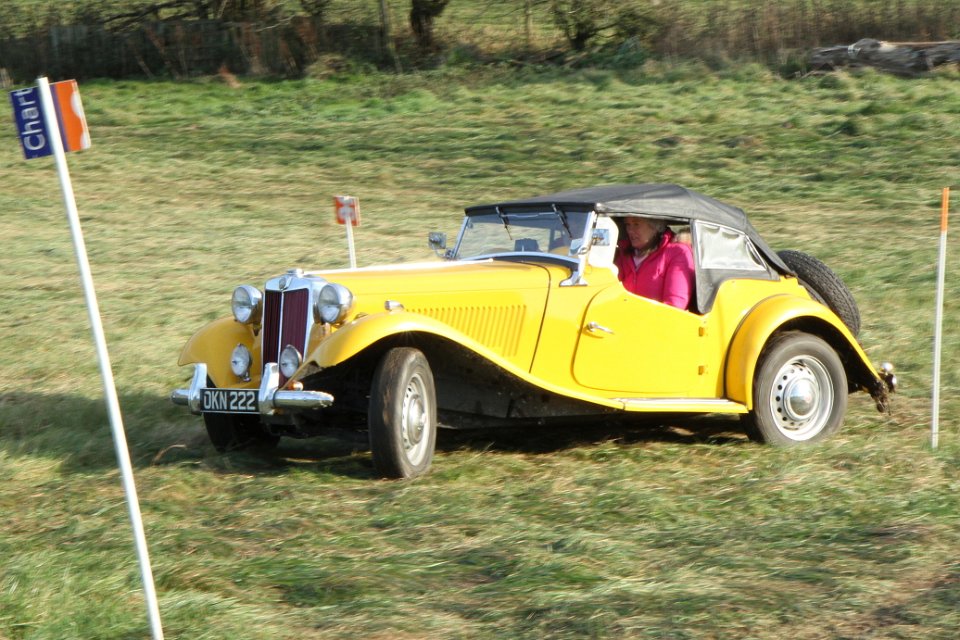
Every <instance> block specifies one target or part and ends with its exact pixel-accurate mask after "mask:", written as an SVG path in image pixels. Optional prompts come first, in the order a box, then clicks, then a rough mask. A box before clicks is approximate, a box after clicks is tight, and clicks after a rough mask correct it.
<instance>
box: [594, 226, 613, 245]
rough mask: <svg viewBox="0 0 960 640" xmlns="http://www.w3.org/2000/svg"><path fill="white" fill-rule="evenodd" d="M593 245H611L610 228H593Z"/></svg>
mask: <svg viewBox="0 0 960 640" xmlns="http://www.w3.org/2000/svg"><path fill="white" fill-rule="evenodd" d="M593 246H594V247H609V246H610V229H594V230H593Z"/></svg>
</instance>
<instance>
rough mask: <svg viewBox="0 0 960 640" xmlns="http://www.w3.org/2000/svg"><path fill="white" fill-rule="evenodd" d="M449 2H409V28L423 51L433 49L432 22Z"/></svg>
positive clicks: (421, 0)
mask: <svg viewBox="0 0 960 640" xmlns="http://www.w3.org/2000/svg"><path fill="white" fill-rule="evenodd" d="M449 3H450V0H411V3H410V28H411V29H413V36H414V38H416V40H417V46H419V47H420V48H421V49H423V50H429V49H432V48H433V45H434V41H433V21H434V20H436V19H437V17H439V16H440V14H441V13H443V10H444V9H446V8H447V5H448V4H449Z"/></svg>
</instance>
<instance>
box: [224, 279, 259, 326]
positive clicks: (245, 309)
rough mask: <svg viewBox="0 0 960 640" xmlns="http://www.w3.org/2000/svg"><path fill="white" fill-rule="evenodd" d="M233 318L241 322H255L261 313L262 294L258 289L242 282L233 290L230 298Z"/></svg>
mask: <svg viewBox="0 0 960 640" xmlns="http://www.w3.org/2000/svg"><path fill="white" fill-rule="evenodd" d="M230 306H231V307H232V308H233V317H234V319H235V320H236V321H237V322H239V323H241V324H257V323H258V322H260V316H261V315H262V313H263V296H262V295H261V294H260V291H259V289H257V288H256V287H251V286H250V285H248V284H243V285H240V286H239V287H237V288H236V289H234V290H233V298H232V299H231V300H230Z"/></svg>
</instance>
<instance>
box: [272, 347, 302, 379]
mask: <svg viewBox="0 0 960 640" xmlns="http://www.w3.org/2000/svg"><path fill="white" fill-rule="evenodd" d="M301 362H303V359H302V358H301V356H300V352H299V351H297V350H296V348H294V346H293V345H292V344H288V345H287V346H285V347H284V348H283V351H281V352H280V362H279V363H278V364H279V365H280V373H282V374H283V376H284V377H285V378H289V377H291V376H293V374H295V373H296V372H297V369H299V368H300V363H301Z"/></svg>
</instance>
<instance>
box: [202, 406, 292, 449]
mask: <svg viewBox="0 0 960 640" xmlns="http://www.w3.org/2000/svg"><path fill="white" fill-rule="evenodd" d="M203 423H204V425H206V427H207V435H208V436H210V442H211V443H212V444H213V448H214V449H216V450H217V451H219V452H220V453H228V452H230V451H242V450H243V449H273V448H274V447H276V446H277V443H279V442H280V436H275V435H271V434H269V433H267V432H266V431H264V429H263V425H261V424H260V419H259V418H257V417H256V416H244V415H234V414H230V413H205V414H203Z"/></svg>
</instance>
